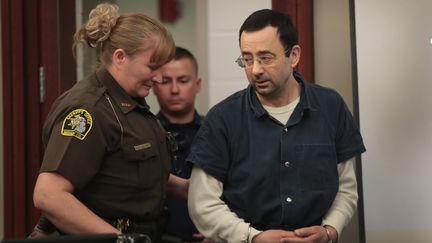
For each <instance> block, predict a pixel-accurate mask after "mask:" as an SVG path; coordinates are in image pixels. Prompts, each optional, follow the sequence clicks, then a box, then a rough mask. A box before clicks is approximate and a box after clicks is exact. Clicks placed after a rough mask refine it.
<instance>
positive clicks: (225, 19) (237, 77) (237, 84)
mask: <svg viewBox="0 0 432 243" xmlns="http://www.w3.org/2000/svg"><path fill="white" fill-rule="evenodd" d="M199 2H200V4H201V5H200V7H202V8H200V11H201V12H202V14H201V15H200V16H199V17H200V19H197V22H204V23H206V26H201V27H202V29H200V30H199V32H198V33H199V35H205V38H202V37H201V38H202V39H201V41H204V42H205V43H199V44H200V45H201V46H204V47H205V49H201V50H199V51H200V56H206V58H207V63H206V64H207V66H204V67H203V69H206V70H207V77H206V78H205V79H204V80H206V83H207V88H208V89H207V91H208V94H207V95H208V96H207V99H208V102H209V107H211V106H213V105H215V104H216V103H217V102H219V101H221V100H222V99H224V98H226V97H227V96H229V95H230V94H232V93H234V92H236V91H238V90H241V89H243V88H245V87H246V86H247V85H248V80H247V79H246V76H245V74H244V70H243V69H241V68H239V67H238V66H237V64H236V63H235V62H234V60H235V59H237V57H238V56H239V55H240V48H239V45H238V30H239V29H240V26H241V24H242V23H243V21H244V20H245V19H246V17H247V16H248V15H250V14H251V13H252V12H254V11H256V10H259V9H262V8H271V1H270V0H266V1H264V0H238V1H230V0H219V1H211V0H206V1H199ZM227 8H229V9H235V11H234V12H231V11H227ZM220 13H224V14H220ZM231 13H232V14H231Z"/></svg>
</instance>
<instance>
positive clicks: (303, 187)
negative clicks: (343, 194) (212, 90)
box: [187, 73, 365, 230]
mask: <svg viewBox="0 0 432 243" xmlns="http://www.w3.org/2000/svg"><path fill="white" fill-rule="evenodd" d="M295 78H296V80H297V81H298V82H299V83H300V85H301V95H300V101H299V104H298V105H297V106H296V108H295V109H294V111H293V114H292V115H291V117H290V119H289V120H288V122H287V124H281V123H280V122H279V121H278V120H276V119H274V118H273V117H271V116H270V115H269V114H268V113H267V111H266V110H265V109H264V108H263V106H262V105H261V103H260V102H259V100H258V98H257V96H256V94H255V91H254V90H253V88H251V86H249V87H248V88H247V89H245V90H242V91H240V92H237V93H235V94H233V95H232V96H230V97H228V98H227V99H225V100H224V101H222V102H221V103H219V104H217V105H216V106H214V107H213V108H212V109H211V110H210V111H209V113H208V114H207V115H206V119H205V120H204V122H203V124H202V126H201V129H200V130H199V132H198V134H197V135H196V137H195V140H194V143H193V145H192V149H191V153H190V155H189V157H188V158H187V160H188V161H191V162H193V163H195V164H197V165H198V166H200V167H201V168H202V169H203V170H204V171H205V172H207V173H209V174H210V175H212V176H213V177H215V178H216V179H217V180H219V181H221V182H222V183H223V200H224V201H225V202H226V204H227V205H228V207H229V208H230V209H231V210H232V211H233V212H235V213H236V214H237V215H238V216H239V217H240V218H243V219H245V221H246V222H250V223H251V224H252V226H253V227H254V228H257V229H260V230H266V229H270V228H283V229H289V230H292V229H296V228H300V227H305V226H311V225H317V224H321V221H322V218H323V216H324V215H325V213H326V212H327V211H328V210H329V208H330V206H331V204H332V202H333V200H334V198H335V195H336V193H337V191H338V186H339V179H338V171H337V164H338V163H341V162H345V161H347V160H348V159H350V158H352V157H353V156H355V155H357V154H359V153H362V152H364V151H365V148H364V145H363V142H362V137H361V135H360V133H359V130H358V128H357V126H356V124H355V122H354V120H353V117H352V115H351V114H350V112H349V110H348V109H347V107H346V105H345V103H344V102H343V100H342V98H341V97H340V95H339V94H338V93H337V92H335V91H334V90H331V89H328V88H324V87H321V86H318V85H314V84H310V83H307V82H305V81H304V80H303V78H302V77H301V76H300V75H299V74H298V73H295Z"/></svg>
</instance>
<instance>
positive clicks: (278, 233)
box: [252, 230, 300, 243]
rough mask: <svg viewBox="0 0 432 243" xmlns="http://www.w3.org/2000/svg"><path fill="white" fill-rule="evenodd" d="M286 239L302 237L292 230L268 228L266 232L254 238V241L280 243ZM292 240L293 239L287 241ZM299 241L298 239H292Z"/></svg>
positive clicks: (256, 242) (258, 242) (254, 242)
mask: <svg viewBox="0 0 432 243" xmlns="http://www.w3.org/2000/svg"><path fill="white" fill-rule="evenodd" d="M284 239H293V240H295V239H297V240H299V239H300V238H299V237H298V236H296V234H295V233H294V232H292V231H286V230H266V231H264V232H261V233H259V234H258V235H256V236H255V237H254V238H253V239H252V243H278V242H284V241H282V240H284ZM287 242H291V241H287ZM292 242H297V241H292Z"/></svg>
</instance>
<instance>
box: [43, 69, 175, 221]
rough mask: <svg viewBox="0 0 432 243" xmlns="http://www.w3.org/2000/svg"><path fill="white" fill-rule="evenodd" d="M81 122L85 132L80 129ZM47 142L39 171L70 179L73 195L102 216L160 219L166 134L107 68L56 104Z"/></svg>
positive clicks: (166, 162) (166, 160) (45, 133)
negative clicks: (83, 124)
mask: <svg viewBox="0 0 432 243" xmlns="http://www.w3.org/2000/svg"><path fill="white" fill-rule="evenodd" d="M77 120H85V122H86V126H85V128H83V127H81V128H76V126H75V125H74V123H76V122H77ZM73 129H77V130H73ZM62 133H64V134H66V135H64V134H63V135H62ZM67 134H69V135H67ZM71 134H72V135H71ZM43 141H44V144H45V146H46V151H45V155H44V159H43V163H42V167H41V170H40V171H41V172H57V173H59V174H60V175H62V176H63V177H65V178H66V179H67V180H69V181H70V182H71V183H72V184H73V185H74V187H75V191H74V195H75V196H76V197H77V198H78V199H79V200H80V201H81V202H83V203H84V205H86V206H87V207H88V208H89V209H90V210H92V211H93V212H95V213H96V214H98V215H99V216H100V217H102V218H105V219H117V218H121V217H128V218H130V219H134V220H143V221H144V220H153V219H156V218H158V217H159V216H160V215H161V212H162V208H163V201H164V198H165V190H166V182H167V179H168V175H169V163H170V156H169V154H168V149H167V144H166V132H165V130H164V129H163V127H162V126H161V125H160V123H159V121H158V119H157V118H156V116H154V115H153V114H152V113H151V112H150V111H149V109H148V106H147V104H146V103H145V101H144V99H142V100H141V102H139V101H137V100H134V99H132V98H131V97H130V96H129V95H128V94H127V93H126V92H125V91H124V90H123V89H122V88H121V87H120V86H119V84H118V83H117V82H116V81H115V80H114V79H113V77H112V76H111V75H110V74H109V73H108V72H107V71H106V70H104V69H102V70H98V71H97V72H95V73H94V74H93V75H91V76H90V77H89V78H87V79H85V80H83V81H80V82H78V83H77V84H75V85H74V86H73V87H72V88H71V89H70V90H69V91H67V92H66V93H64V94H63V95H61V96H60V97H59V98H58V99H57V100H56V101H55V103H54V104H53V106H52V108H51V110H50V112H49V114H48V117H47V120H46V122H45V125H44V129H43Z"/></svg>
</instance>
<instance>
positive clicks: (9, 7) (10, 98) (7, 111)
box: [2, 0, 26, 237]
mask: <svg viewBox="0 0 432 243" xmlns="http://www.w3.org/2000/svg"><path fill="white" fill-rule="evenodd" d="M3 8H4V9H3ZM22 8H23V3H22V1H21V0H6V1H2V16H3V15H4V16H3V17H2V20H3V21H2V27H3V30H2V31H3V33H2V36H3V41H4V42H3V50H4V53H3V67H4V68H3V72H4V73H3V75H4V76H3V77H4V79H3V84H4V87H5V88H4V90H3V95H4V100H3V103H4V104H3V105H4V113H3V116H4V131H5V134H4V146H5V149H4V157H5V160H4V166H5V173H4V175H5V195H8V196H7V197H5V222H7V223H5V236H6V237H11V236H15V235H24V234H25V226H24V227H23V226H22V223H23V222H25V209H26V207H25V192H26V190H25V175H24V173H23V172H24V171H25V151H23V146H22V145H23V144H24V141H25V139H24V130H25V129H23V128H24V119H23V114H24V111H25V109H24V106H25V102H24V97H25V92H24V88H23V87H24V83H23V81H24V78H25V75H24V72H23V70H22V67H23V66H24V62H25V60H24V56H23V55H24V47H23V45H22V43H23V42H24V21H23V19H24V16H23V13H22V12H20V11H21V10H22ZM5 67H6V68H5ZM19 145H21V146H19Z"/></svg>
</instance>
